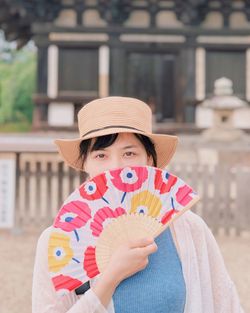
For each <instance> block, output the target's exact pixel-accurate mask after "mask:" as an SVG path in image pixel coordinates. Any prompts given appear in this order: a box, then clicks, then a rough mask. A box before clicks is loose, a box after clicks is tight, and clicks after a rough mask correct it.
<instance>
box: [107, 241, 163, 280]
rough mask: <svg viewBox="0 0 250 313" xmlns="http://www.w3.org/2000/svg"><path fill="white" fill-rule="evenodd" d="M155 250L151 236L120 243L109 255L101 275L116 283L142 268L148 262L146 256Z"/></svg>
mask: <svg viewBox="0 0 250 313" xmlns="http://www.w3.org/2000/svg"><path fill="white" fill-rule="evenodd" d="M156 251H157V245H156V244H155V242H154V240H153V239H152V238H143V239H138V240H134V241H133V242H129V243H126V244H123V245H121V246H120V247H119V248H117V249H116V250H115V252H114V253H113V255H112V256H111V259H110V262H109V264H108V266H107V268H106V270H105V271H104V273H103V275H104V276H108V277H109V279H111V278H112V280H113V281H114V282H115V284H116V285H118V284H119V283H120V282H121V281H122V280H124V279H125V278H127V277H129V276H131V275H133V274H135V273H137V272H139V271H141V270H143V269H144V268H145V267H146V266H147V264H148V256H149V255H150V254H152V253H154V252H156Z"/></svg>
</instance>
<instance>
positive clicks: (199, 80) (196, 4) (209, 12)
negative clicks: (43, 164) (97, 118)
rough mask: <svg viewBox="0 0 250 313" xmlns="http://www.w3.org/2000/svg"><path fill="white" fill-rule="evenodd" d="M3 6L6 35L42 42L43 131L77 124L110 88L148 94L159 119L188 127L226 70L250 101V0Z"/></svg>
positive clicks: (0, 17)
mask: <svg viewBox="0 0 250 313" xmlns="http://www.w3.org/2000/svg"><path fill="white" fill-rule="evenodd" d="M0 8H1V9H0V27H1V28H2V29H3V30H4V31H5V35H6V37H7V39H8V40H17V42H18V45H19V46H20V47H21V46H22V45H24V44H25V43H26V42H27V41H28V40H30V39H31V38H32V39H33V40H34V41H35V43H36V45H37V47H38V73H37V92H36V94H35V95H34V101H35V105H36V107H35V114H34V128H37V129H44V128H56V129H62V128H64V129H65V128H67V129H72V128H74V127H75V126H76V114H77V111H78V110H79V108H80V107H81V106H82V105H83V104H84V103H86V102H88V101H89V100H91V99H93V98H96V97H104V96H108V95H124V96H133V97H137V98H140V99H142V100H145V101H147V102H148V103H149V105H150V106H151V107H152V109H153V110H154V112H155V116H156V119H157V121H159V122H164V121H171V122H172V123H173V125H174V124H175V123H178V124H179V123H180V124H181V125H185V124H187V123H192V122H193V121H194V116H195V107H196V105H197V103H199V102H200V101H202V100H204V99H205V98H206V97H208V96H210V95H212V93H213V84H214V81H215V80H216V79H217V78H220V77H222V76H225V77H227V78H229V79H231V80H232V82H233V86H234V92H235V94H236V95H237V96H238V97H240V98H242V99H243V100H247V101H249V100H250V1H249V0H245V1H240V0H235V1H233V0H220V1H216V0H208V1H206V0H176V1H170V0H158V1H157V0H109V1H107V0H85V1H84V0H43V1H28V0H23V1H21V0H20V1H15V0H12V1H7V0H0ZM97 114H98V112H97Z"/></svg>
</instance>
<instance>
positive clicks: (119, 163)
mask: <svg viewBox="0 0 250 313" xmlns="http://www.w3.org/2000/svg"><path fill="white" fill-rule="evenodd" d="M124 166H125V164H124V161H123V160H122V158H120V157H118V156H113V157H112V161H111V168H119V167H124Z"/></svg>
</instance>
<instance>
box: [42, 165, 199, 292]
mask: <svg viewBox="0 0 250 313" xmlns="http://www.w3.org/2000/svg"><path fill="white" fill-rule="evenodd" d="M198 200H199V197H198V195H197V194H196V193H195V192H194V191H193V189H192V188H191V187H190V186H189V185H187V184H186V183H185V182H184V181H183V180H181V179H180V178H178V177H176V176H174V175H172V174H171V173H169V172H168V171H167V170H162V169H159V168H155V167H150V166H137V167H125V168H120V169H115V170H111V171H106V172H104V173H102V174H100V175H98V176H96V177H94V178H93V179H91V180H88V181H87V182H85V183H83V184H82V185H81V186H80V187H79V188H77V189H76V190H75V191H74V192H73V193H72V194H71V195H70V196H69V197H68V198H67V200H66V201H65V202H64V204H63V206H62V207H61V209H60V211H59V213H58V215H57V216H56V218H55V220H54V223H53V228H52V231H51V234H50V238H49V246H48V264H49V272H50V276H51V279H52V282H53V284H54V287H55V289H56V291H57V292H58V293H59V294H65V293H67V292H70V291H72V290H74V289H76V288H77V287H79V286H80V285H82V284H84V283H85V282H87V281H89V280H90V279H92V278H94V277H95V276H97V275H98V274H100V273H101V272H102V271H104V270H105V268H106V266H107V264H108V262H109V259H110V257H111V256H112V253H113V252H114V251H115V249H116V248H117V247H118V246H119V245H121V244H122V243H124V242H126V241H130V240H134V239H136V238H142V237H146V236H152V237H154V238H155V237H157V236H158V235H159V234H160V233H161V232H162V231H164V229H166V228H167V227H168V226H169V224H170V223H171V222H173V221H174V220H175V219H176V218H177V217H178V216H180V215H181V214H183V213H184V212H185V211H186V210H188V209H190V208H191V206H193V205H194V204H195V203H196V202H197V201H198Z"/></svg>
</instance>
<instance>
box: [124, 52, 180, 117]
mask: <svg viewBox="0 0 250 313" xmlns="http://www.w3.org/2000/svg"><path fill="white" fill-rule="evenodd" d="M175 72H176V56H175V55H174V54H160V53H139V52H131V53H129V54H128V57H127V66H126V75H125V76H126V83H125V84H126V89H125V93H126V95H127V96H130V97H136V98H139V99H141V100H143V101H145V102H147V103H148V104H149V105H150V106H151V108H152V110H153V112H154V113H155V114H156V117H157V120H158V121H163V120H166V119H170V120H174V119H175V98H176V97H175V92H176V75H175Z"/></svg>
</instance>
